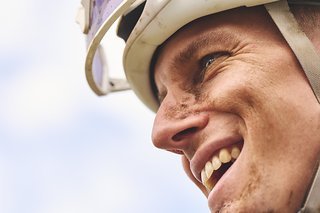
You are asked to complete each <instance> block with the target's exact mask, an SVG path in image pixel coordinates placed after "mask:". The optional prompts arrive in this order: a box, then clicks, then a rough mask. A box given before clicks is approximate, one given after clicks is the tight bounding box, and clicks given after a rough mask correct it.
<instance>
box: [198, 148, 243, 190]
mask: <svg viewBox="0 0 320 213" xmlns="http://www.w3.org/2000/svg"><path fill="white" fill-rule="evenodd" d="M239 155H240V149H239V148H238V147H237V146H233V147H232V148H231V151H230V150H228V149H226V148H223V149H221V150H220V151H219V153H218V154H216V155H214V156H213V157H212V158H211V160H210V161H208V162H207V163H206V164H205V166H204V168H203V169H202V171H201V181H202V184H203V185H204V186H205V187H206V188H207V190H208V191H211V190H212V189H213V187H214V185H215V184H216V181H217V180H213V178H211V176H212V174H213V173H214V171H217V170H218V169H219V168H220V167H221V165H222V164H223V163H229V162H230V161H231V160H233V161H234V160H236V159H237V158H238V157H239ZM210 178H211V179H210Z"/></svg>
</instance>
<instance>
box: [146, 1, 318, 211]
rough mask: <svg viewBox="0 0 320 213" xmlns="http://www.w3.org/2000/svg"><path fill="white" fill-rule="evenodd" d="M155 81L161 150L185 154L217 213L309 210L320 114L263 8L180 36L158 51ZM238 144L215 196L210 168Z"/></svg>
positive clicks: (234, 13) (200, 24)
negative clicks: (304, 206) (206, 176)
mask: <svg viewBox="0 0 320 213" xmlns="http://www.w3.org/2000/svg"><path fill="white" fill-rule="evenodd" d="M226 17H227V18H226ZM239 17H241V19H240V18H239ZM249 29H254V30H249ZM232 34H233V35H234V36H231V35H232ZM224 35H225V36H224ZM199 74H200V75H201V77H198V75H199ZM154 82H155V85H156V87H157V90H158V91H159V96H160V103H161V104H160V107H159V110H158V112H157V115H156V118H155V121H154V127H153V133H152V140H153V143H154V145H155V146H156V147H158V148H161V149H165V150H169V151H172V150H175V151H174V152H175V153H179V154H183V156H184V157H183V159H184V160H183V166H184V169H185V171H186V173H187V175H188V176H189V177H190V179H191V180H192V181H193V182H194V183H195V184H196V185H197V186H198V187H199V188H200V190H201V191H203V192H204V194H205V195H206V196H207V198H208V205H209V207H210V209H211V211H212V212H235V211H236V212H248V211H249V212H250V210H253V209H252V208H255V207H257V206H258V207H259V211H258V212H294V211H296V210H297V209H298V208H299V207H300V203H301V202H302V200H303V198H304V196H303V195H304V193H305V191H306V189H307V186H308V184H309V182H310V177H311V174H312V172H313V168H314V162H315V161H316V157H315V156H317V154H319V151H320V150H319V147H317V145H316V144H317V143H319V142H320V141H319V140H317V139H316V138H320V133H319V126H320V123H319V113H320V112H319V109H318V108H317V107H318V105H317V102H316V100H315V99H314V95H313V92H312V90H311V89H310V86H309V84H308V81H307V80H306V78H305V76H304V74H303V71H302V69H301V67H300V65H299V63H298V62H297V60H296V58H295V56H294V54H293V53H292V51H291V50H290V48H289V47H288V45H287V43H286V42H285V41H284V39H283V38H282V36H281V34H280V33H279V32H278V30H277V28H276V27H275V26H274V24H273V22H272V21H271V20H270V18H269V16H268V15H267V14H266V12H265V11H264V9H263V8H262V7H257V8H239V9H235V10H231V11H228V12H224V13H223V14H222V13H221V14H216V15H212V16H207V17H204V18H201V19H199V20H196V21H194V22H192V23H191V24H188V25H187V26H186V27H184V28H182V29H181V30H179V31H177V32H176V34H175V35H174V36H172V37H170V39H168V40H167V41H166V42H165V43H164V44H163V45H162V47H161V50H160V51H159V54H158V57H157V60H156V62H155V66H154ZM310 109H312V110H310ZM310 126H311V128H310ZM306 127H308V128H306ZM315 136H318V137H315ZM301 141H303V142H304V143H302V142H301ZM234 145H237V146H238V147H240V149H241V150H240V154H239V156H238V157H237V159H236V160H235V161H234V162H231V163H230V165H229V166H225V167H224V168H226V169H225V171H223V172H221V175H217V182H216V183H215V184H213V185H214V186H213V188H212V189H210V190H209V191H208V189H207V188H206V187H205V186H204V184H202V183H201V181H202V179H201V178H202V176H203V174H202V173H203V172H202V170H203V168H204V167H205V165H206V164H207V163H206V162H208V161H211V158H212V157H213V156H217V155H219V153H220V151H221V150H222V149H224V148H226V149H229V150H231V147H232V146H234ZM304 153H310V155H308V156H307V155H305V154H304ZM292 165H294V166H292ZM217 173H218V171H217V172H216V173H215V174H217ZM274 195H277V199H274Z"/></svg>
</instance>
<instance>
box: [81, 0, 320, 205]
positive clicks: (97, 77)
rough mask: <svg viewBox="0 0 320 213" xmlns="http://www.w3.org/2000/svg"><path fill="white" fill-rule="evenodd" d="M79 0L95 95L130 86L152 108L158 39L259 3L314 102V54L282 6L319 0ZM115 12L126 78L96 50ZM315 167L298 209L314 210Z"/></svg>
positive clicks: (318, 81) (318, 193)
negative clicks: (114, 73) (111, 70)
mask: <svg viewBox="0 0 320 213" xmlns="http://www.w3.org/2000/svg"><path fill="white" fill-rule="evenodd" d="M81 3H82V7H81V8H80V10H79V13H78V17H77V18H78V22H79V23H80V25H81V26H82V30H83V32H84V33H85V34H87V45H88V53H87V58H86V65H85V69H86V76H87V80H88V83H89V85H90V87H91V88H92V89H93V91H94V92H95V93H96V94H98V95H105V94H107V93H109V92H111V91H118V90H123V89H127V88H129V87H131V89H133V91H134V92H135V93H136V95H137V96H138V97H139V98H140V100H141V101H142V102H144V103H145V104H146V105H147V106H148V107H149V108H150V109H151V110H153V111H156V110H157V108H158V107H159V103H158V100H157V97H156V95H155V91H154V88H153V82H152V76H150V66H151V64H152V58H153V55H154V53H155V51H156V49H157V48H158V47H159V46H160V45H161V44H162V43H163V42H164V41H166V40H167V39H168V38H169V37H170V36H171V35H173V34H174V33H175V32H176V31H177V30H179V29H180V28H181V27H183V26H184V25H186V24H188V23H189V22H191V21H193V20H195V19H197V18H200V17H203V16H206V15H210V14H214V13H217V12H221V11H225V10H229V9H233V8H237V7H241V6H246V7H252V6H257V5H264V6H265V8H266V9H267V11H268V13H269V14H270V16H271V18H272V19H273V21H274V22H275V24H276V25H277V27H278V28H279V30H280V32H281V33H282V35H283V37H284V38H285V39H286V41H287V43H288V44H289V46H290V47H291V49H292V51H293V52H294V53H295V55H296V57H297V59H298V60H299V62H300V64H301V66H302V68H303V70H304V71H305V74H306V76H307V78H308V79H309V82H310V85H311V87H312V89H313V91H314V94H315V97H316V98H317V100H318V102H319V103H320V58H319V56H318V55H317V53H316V51H315V48H314V46H313V44H312V43H311V42H310V40H309V39H308V38H307V36H306V35H305V33H304V32H302V31H301V30H300V28H299V25H298V23H297V21H296V20H295V18H294V16H293V14H292V13H291V12H290V9H289V6H288V3H289V4H309V5H318V6H320V0H288V1H287V0H228V1H226V0H209V1H208V0H197V1H194V0H82V1H81ZM119 17H121V20H120V22H119V26H118V35H119V36H120V37H122V38H123V39H124V40H125V41H126V46H125V50H124V54H123V66H124V70H125V73H126V78H127V81H128V83H126V81H124V80H119V79H110V78H109V77H108V74H107V69H106V68H105V67H106V66H105V64H104V57H103V55H101V54H103V52H102V51H101V46H100V42H101V40H102V38H103V37H104V35H105V34H106V32H107V31H108V30H109V29H110V27H111V25H112V24H113V23H114V22H115V21H116V20H117V19H118V18H119ZM168 20H169V21H168ZM302 50H303V51H302ZM317 166H318V164H317ZM319 173H320V170H319V169H318V171H317V173H315V178H314V181H313V185H312V186H311V187H310V190H309V193H308V195H307V197H306V202H305V204H304V206H303V208H302V210H301V211H304V210H309V211H310V210H311V211H312V210H316V209H317V208H318V206H319V205H320V177H319V176H320V174H319ZM318 177H319V178H318Z"/></svg>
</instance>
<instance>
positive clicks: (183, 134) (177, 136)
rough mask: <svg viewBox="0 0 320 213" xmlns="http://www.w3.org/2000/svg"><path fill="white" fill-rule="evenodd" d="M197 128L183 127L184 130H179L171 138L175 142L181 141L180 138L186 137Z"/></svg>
mask: <svg viewBox="0 0 320 213" xmlns="http://www.w3.org/2000/svg"><path fill="white" fill-rule="evenodd" d="M197 130H198V128H197V127H191V128H188V129H185V130H183V131H180V132H178V133H177V134H175V135H174V136H173V137H172V140H173V141H175V142H178V141H181V140H183V139H185V138H187V137H188V136H189V135H191V134H193V133H195V132H196V131H197Z"/></svg>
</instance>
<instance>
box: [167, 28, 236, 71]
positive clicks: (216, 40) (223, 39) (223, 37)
mask: <svg viewBox="0 0 320 213" xmlns="http://www.w3.org/2000/svg"><path fill="white" fill-rule="evenodd" d="M236 38H237V36H236V35H235V34H233V33H230V32H225V31H224V32H223V31H219V32H210V33H206V34H204V35H201V36H199V37H198V38H197V39H195V40H193V41H192V42H190V43H189V44H188V45H187V46H186V47H185V48H183V49H182V50H181V51H180V52H179V53H178V54H177V55H176V56H175V57H174V58H173V59H172V61H171V65H172V67H174V68H177V67H178V66H179V65H180V64H185V63H187V62H188V61H190V59H191V58H193V57H194V56H195V55H196V54H197V52H198V51H199V50H200V49H203V48H206V47H208V46H209V45H216V44H221V43H222V44H227V43H234V44H236V41H237V39H236ZM232 46H235V45H232ZM226 48H227V47H226ZM227 49H230V47H229V48H227ZM220 50H221V51H223V50H222V49H220Z"/></svg>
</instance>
